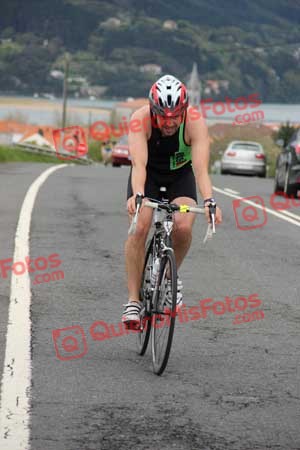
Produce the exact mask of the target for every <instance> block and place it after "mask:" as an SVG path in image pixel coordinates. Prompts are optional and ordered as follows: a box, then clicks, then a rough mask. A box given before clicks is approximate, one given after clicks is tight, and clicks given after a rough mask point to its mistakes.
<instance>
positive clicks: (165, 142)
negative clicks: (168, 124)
mask: <svg viewBox="0 0 300 450" xmlns="http://www.w3.org/2000/svg"><path fill="white" fill-rule="evenodd" d="M184 130H185V118H184V122H183V123H182V124H181V125H180V127H179V128H178V130H177V131H176V133H175V134H173V135H172V136H162V134H161V131H160V129H159V128H158V126H157V122H156V119H155V118H154V117H153V116H152V113H151V137H150V139H149V140H148V163H147V171H150V172H151V173H157V172H158V173H160V174H162V175H168V174H171V173H174V171H176V173H178V172H181V170H180V169H182V168H187V167H191V146H190V145H187V144H186V143H185V141H184Z"/></svg>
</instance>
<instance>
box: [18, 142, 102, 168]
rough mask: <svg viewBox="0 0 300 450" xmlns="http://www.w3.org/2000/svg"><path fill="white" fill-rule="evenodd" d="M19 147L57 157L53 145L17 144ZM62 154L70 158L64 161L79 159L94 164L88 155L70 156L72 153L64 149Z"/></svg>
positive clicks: (83, 162) (81, 161)
mask: <svg viewBox="0 0 300 450" xmlns="http://www.w3.org/2000/svg"><path fill="white" fill-rule="evenodd" d="M15 145H16V146H17V147H22V149H23V150H24V151H27V152H29V153H37V154H40V155H48V156H53V157H57V152H56V151H55V150H53V149H52V148H51V147H49V148H47V147H40V146H38V145H35V144H21V143H19V144H15ZM60 154H61V155H62V156H68V157H69V158H66V159H65V160H63V159H62V162H63V161H78V162H80V163H82V164H92V163H93V162H94V161H93V160H92V159H90V158H87V157H82V158H79V157H77V156H76V157H72V158H70V153H69V152H66V151H62V152H60Z"/></svg>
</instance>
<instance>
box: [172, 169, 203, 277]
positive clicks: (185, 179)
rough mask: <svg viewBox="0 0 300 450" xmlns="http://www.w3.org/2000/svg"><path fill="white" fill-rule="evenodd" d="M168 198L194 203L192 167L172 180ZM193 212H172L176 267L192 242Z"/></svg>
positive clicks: (195, 201)
mask: <svg viewBox="0 0 300 450" xmlns="http://www.w3.org/2000/svg"><path fill="white" fill-rule="evenodd" d="M169 198H170V201H172V202H173V203H177V204H178V205H179V204H181V205H182V204H186V205H190V206H193V205H196V204H197V189H196V181H195V177H194V174H193V171H192V169H190V170H187V171H185V172H184V173H183V175H181V176H180V177H177V178H176V179H175V180H174V183H173V184H172V185H171V186H170V188H169ZM195 216H196V215H195V214H194V213H188V214H181V213H175V214H174V228H173V232H172V242H173V248H174V252H175V257H176V264H177V269H178V268H179V266H180V264H181V263H182V261H183V259H184V257H185V256H186V254H187V252H188V250H189V248H190V245H191V242H192V228H193V224H194V221H195Z"/></svg>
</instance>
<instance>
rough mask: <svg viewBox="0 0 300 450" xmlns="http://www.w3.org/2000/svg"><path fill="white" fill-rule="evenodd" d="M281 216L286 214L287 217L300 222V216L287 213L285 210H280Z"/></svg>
mask: <svg viewBox="0 0 300 450" xmlns="http://www.w3.org/2000/svg"><path fill="white" fill-rule="evenodd" d="M280 212H281V214H286V215H287V216H290V217H293V218H294V219H297V220H300V216H299V215H298V214H294V213H292V212H291V211H287V210H285V209H282V210H280Z"/></svg>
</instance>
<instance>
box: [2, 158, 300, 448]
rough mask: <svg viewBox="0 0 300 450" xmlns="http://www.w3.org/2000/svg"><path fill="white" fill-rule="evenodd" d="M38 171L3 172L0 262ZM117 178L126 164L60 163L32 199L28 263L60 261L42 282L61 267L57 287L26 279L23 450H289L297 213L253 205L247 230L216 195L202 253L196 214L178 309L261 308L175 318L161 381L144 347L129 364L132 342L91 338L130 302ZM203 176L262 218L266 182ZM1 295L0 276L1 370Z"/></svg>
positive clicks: (7, 167)
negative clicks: (212, 228) (214, 224)
mask: <svg viewBox="0 0 300 450" xmlns="http://www.w3.org/2000/svg"><path fill="white" fill-rule="evenodd" d="M48 167H50V166H49V165H46V164H2V165H0V211H1V215H0V241H1V253H0V259H1V260H4V259H6V258H11V257H12V255H13V253H14V238H15V232H16V225H17V222H18V218H19V213H20V208H21V205H22V202H23V199H24V196H25V194H26V191H27V189H28V188H29V186H30V185H31V183H32V182H33V181H34V180H35V179H36V178H37V177H38V176H39V175H40V174H41V173H42V172H43V171H45V170H46V169H47V168H48ZM127 176H128V168H121V169H119V168H111V167H107V168H104V167H103V166H101V165H94V166H89V167H81V166H80V167H79V166H71V167H65V168H62V169H59V170H57V171H56V172H54V173H53V174H51V175H50V176H49V178H48V179H47V180H46V181H45V183H44V184H43V185H42V187H41V189H40V190H39V192H38V195H37V198H36V201H35V204H34V208H33V214H32V221H31V227H30V258H32V259H35V258H38V257H39V258H41V259H40V264H41V265H43V261H44V260H43V259H42V258H46V259H48V257H49V255H52V254H57V255H56V256H55V257H52V260H54V259H55V260H56V261H57V260H59V261H61V264H60V265H59V267H58V268H51V269H50V267H49V264H48V270H44V271H40V272H39V273H40V274H42V273H47V272H48V273H52V272H53V271H55V270H62V271H63V272H64V278H63V279H59V280H51V281H49V282H43V283H40V284H33V282H34V279H35V278H34V277H35V275H36V274H35V273H32V274H31V281H32V283H31V293H32V299H31V311H30V313H31V322H32V323H31V351H32V361H31V366H32V373H31V384H30V394H29V395H30V416H29V417H30V446H29V447H28V450H99V449H101V450H102V449H103V450H115V449H116V450H127V449H131V448H135V449H136V450H150V449H151V450H156V449H157V450H158V449H161V450H169V449H170V450H171V449H176V450H179V449H180V450H181V449H182V450H186V449H188V450H225V449H226V450H266V449H271V450H296V449H298V450H299V449H300V431H299V423H300V390H299V349H300V340H299V337H300V326H299V325H300V306H299V268H300V240H299V226H297V225H296V224H295V223H293V221H295V222H296V223H299V225H300V206H299V207H298V206H292V208H291V209H289V210H288V213H292V214H295V215H296V217H292V216H291V215H290V216H289V215H288V214H287V213H282V214H280V217H277V216H274V215H272V214H271V213H269V212H266V211H263V210H262V209H259V210H258V216H257V218H256V220H254V221H251V222H250V221H249V220H248V221H246V222H245V220H244V222H243V214H242V211H241V210H242V209H243V208H245V203H241V204H239V205H235V206H237V207H236V210H237V212H236V214H237V217H238V222H237V221H236V217H235V214H234V210H233V200H234V199H235V198H234V197H231V196H230V192H231V194H232V191H230V192H229V194H228V191H227V194H226V193H225V192H224V191H223V192H216V195H215V197H216V199H217V202H218V204H219V205H220V206H221V207H222V210H223V216H224V221H223V224H222V225H221V226H219V227H218V228H217V234H216V236H214V239H213V240H212V241H209V242H207V244H206V245H205V246H204V245H203V243H202V240H203V237H204V234H205V230H206V225H205V222H204V218H203V217H199V218H197V221H196V224H195V226H194V235H193V243H192V247H191V249H190V252H189V254H188V256H187V257H186V259H185V261H184V263H183V265H182V267H181V270H180V277H181V279H182V280H183V286H184V299H185V304H186V308H187V309H188V308H190V307H191V306H197V305H199V301H200V300H201V299H202V300H203V299H206V298H211V299H212V301H211V303H210V305H211V306H212V304H213V303H214V302H225V299H226V297H229V298H230V299H232V300H233V302H234V300H235V299H236V298H237V297H244V298H246V299H249V296H251V295H252V297H251V298H254V297H253V295H254V294H257V296H256V297H255V298H259V299H260V300H261V304H260V306H259V307H257V308H252V307H251V304H250V303H251V302H250V300H248V307H247V309H246V310H245V311H238V310H236V311H235V312H229V311H226V312H224V313H223V314H216V313H214V310H212V307H211V309H210V310H209V311H208V312H207V317H206V318H201V319H199V320H191V319H190V316H186V318H188V320H186V319H185V322H184V318H183V316H182V320H181V323H180V321H179V319H178V320H177V323H176V329H175V337H174V343H173V347H172V352H171V357H170V360H169V363H168V366H167V369H166V371H165V373H164V374H163V376H161V377H158V376H156V375H154V374H153V372H152V363H151V355H150V352H149V349H148V351H147V353H146V355H145V356H144V357H140V356H139V355H137V353H136V347H135V339H136V338H135V335H133V334H129V335H125V336H124V335H123V336H119V337H114V338H111V339H105V340H104V339H103V340H95V338H98V339H100V338H101V336H102V337H103V335H101V334H99V333H100V332H103V331H105V326H104V324H103V322H105V323H106V324H110V326H112V325H114V327H115V330H117V328H118V323H119V321H120V317H121V313H122V304H123V303H125V302H127V294H126V278H125V268H124V257H123V249H124V242H125V240H126V236H127V229H128V222H127V215H126V209H125V192H126V183H127ZM212 180H213V184H214V186H215V187H217V188H219V189H221V190H223V189H224V188H229V189H231V190H234V191H235V192H236V193H237V194H234V193H233V195H237V196H239V195H240V196H241V197H248V196H260V199H259V201H261V199H262V200H263V201H264V204H265V206H266V207H268V208H270V209H272V207H271V206H270V195H271V194H272V192H273V190H272V189H273V182H272V180H266V179H258V178H251V177H242V176H235V177H234V176H221V175H215V176H212ZM299 203H300V201H299ZM282 216H283V217H282ZM285 217H286V218H287V219H285ZM297 217H298V219H297ZM248 218H249V216H248ZM289 218H290V219H292V221H291V222H289V221H287V220H288V219H289ZM265 222H266V223H265ZM245 226H248V228H249V226H253V227H255V228H253V229H243V227H245ZM49 269H50V270H49ZM20 276H21V275H20ZM9 297H10V277H9V276H8V277H7V278H3V277H2V278H0V367H1V369H0V370H1V373H2V369H3V364H4V353H5V347H6V339H5V336H6V329H7V321H8V306H9ZM243 304H244V303H243V300H240V303H239V305H243ZM215 308H216V309H215V312H216V311H217V312H218V311H220V308H221V309H222V306H221V305H220V303H219V309H218V307H217V306H216V307H215ZM235 309H236V308H235ZM254 310H260V311H262V313H260V316H258V315H257V316H256V315H252V316H251V318H252V319H253V320H251V321H249V322H244V323H243V322H242V319H241V317H240V318H239V319H236V316H237V312H238V313H240V316H242V315H243V314H244V313H245V312H247V313H253V311H254ZM247 317H248V318H249V317H250V316H247ZM247 320H248V319H247ZM96 321H98V322H99V321H102V322H101V323H100V324H98V325H97V326H96V324H95V322H96ZM235 321H239V322H241V323H239V324H236V323H234V322H235ZM93 325H94V326H93ZM107 326H108V325H107ZM70 327H72V328H71V329H67V330H64V331H61V332H60V333H58V332H57V333H56V335H55V336H56V337H55V342H54V340H53V338H52V332H53V330H57V329H65V328H70ZM110 329H112V327H110ZM83 333H84V335H83ZM67 336H71V337H69V339H68V338H67ZM76 340H77V342H78V344H76V345H75V344H74V343H75V342H76ZM63 358H64V359H63ZM2 391H3V386H2ZM2 394H3V392H2ZM3 436H4V430H3V429H1V437H2V438H3ZM3 442H4V441H3ZM0 448H1V446H0ZM19 448H21V447H19ZM1 450H2V448H1ZM9 450H16V448H11V449H9ZM24 450H25V448H24Z"/></svg>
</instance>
